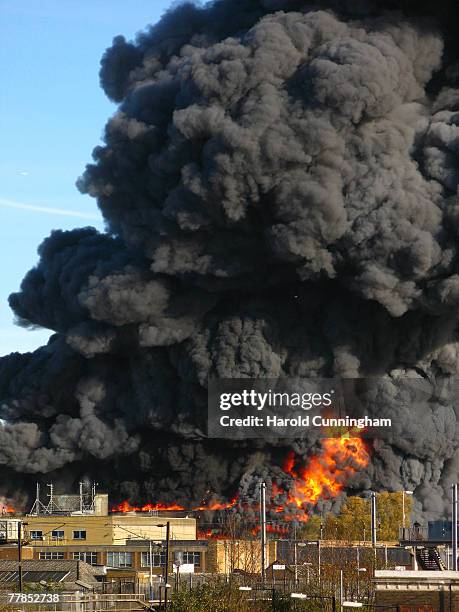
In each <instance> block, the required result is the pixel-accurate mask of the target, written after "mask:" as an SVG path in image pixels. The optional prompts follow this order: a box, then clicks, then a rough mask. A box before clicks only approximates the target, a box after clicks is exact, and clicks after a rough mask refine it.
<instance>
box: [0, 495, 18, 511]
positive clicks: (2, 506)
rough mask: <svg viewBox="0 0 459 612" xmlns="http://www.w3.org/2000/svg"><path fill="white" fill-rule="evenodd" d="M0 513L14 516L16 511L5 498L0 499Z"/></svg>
mask: <svg viewBox="0 0 459 612" xmlns="http://www.w3.org/2000/svg"><path fill="white" fill-rule="evenodd" d="M0 513H1V514H15V513H16V509H15V508H14V506H13V505H12V503H11V501H10V500H9V499H7V498H6V497H0Z"/></svg>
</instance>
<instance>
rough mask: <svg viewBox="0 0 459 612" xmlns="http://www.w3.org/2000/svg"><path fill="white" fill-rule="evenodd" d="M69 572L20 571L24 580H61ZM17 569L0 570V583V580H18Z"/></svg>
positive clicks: (0, 581)
mask: <svg viewBox="0 0 459 612" xmlns="http://www.w3.org/2000/svg"><path fill="white" fill-rule="evenodd" d="M69 573H70V572H65V571H64V572H52V571H48V572H46V571H26V572H23V573H22V579H23V580H24V582H40V581H41V580H44V581H45V582H63V581H64V579H65V578H67V576H68V575H69ZM18 581H19V571H16V570H12V571H6V572H3V571H0V583H2V582H18Z"/></svg>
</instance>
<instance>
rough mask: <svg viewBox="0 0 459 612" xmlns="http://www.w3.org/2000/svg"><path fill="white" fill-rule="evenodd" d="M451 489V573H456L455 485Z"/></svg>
mask: <svg viewBox="0 0 459 612" xmlns="http://www.w3.org/2000/svg"><path fill="white" fill-rule="evenodd" d="M451 489H452V513H451V514H452V525H451V527H452V529H451V536H452V543H451V544H452V548H453V571H454V572H457V510H458V509H457V484H453V485H452V486H451Z"/></svg>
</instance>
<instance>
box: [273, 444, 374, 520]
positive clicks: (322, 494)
mask: <svg viewBox="0 0 459 612" xmlns="http://www.w3.org/2000/svg"><path fill="white" fill-rule="evenodd" d="M321 444H322V450H321V452H320V453H319V454H318V455H316V456H314V457H312V458H311V460H310V461H309V463H308V464H307V465H305V466H299V467H297V460H296V458H295V453H294V452H290V453H289V455H288V456H287V459H286V461H285V463H284V471H285V472H286V473H287V474H290V476H292V478H293V479H294V481H293V487H292V488H291V489H290V491H288V492H287V494H286V495H287V501H286V502H284V504H285V505H286V506H293V507H296V508H297V509H299V510H304V511H306V512H307V510H308V509H309V507H310V506H311V505H315V504H316V503H317V502H318V501H319V499H327V498H328V499H330V498H332V497H336V496H337V495H338V494H339V493H340V492H341V491H342V490H343V489H344V487H345V486H346V484H347V482H348V481H349V478H350V477H351V476H352V475H353V474H355V473H356V472H358V471H359V470H361V469H363V468H364V467H366V466H367V465H368V463H369V460H370V455H369V452H368V449H367V446H366V444H365V442H364V441H363V440H362V439H361V438H358V437H352V438H350V437H344V436H343V437H340V438H326V439H323V440H322V442H321ZM281 493H282V491H278V490H277V491H276V494H277V495H280V494H281ZM307 518H308V516H307V515H303V516H302V517H301V516H299V517H297V516H295V519H296V520H307Z"/></svg>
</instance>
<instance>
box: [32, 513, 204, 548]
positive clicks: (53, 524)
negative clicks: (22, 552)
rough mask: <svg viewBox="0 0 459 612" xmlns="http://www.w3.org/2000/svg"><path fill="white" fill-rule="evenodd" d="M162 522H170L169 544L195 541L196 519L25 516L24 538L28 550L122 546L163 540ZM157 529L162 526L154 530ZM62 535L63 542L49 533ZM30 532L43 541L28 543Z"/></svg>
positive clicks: (131, 516)
mask: <svg viewBox="0 0 459 612" xmlns="http://www.w3.org/2000/svg"><path fill="white" fill-rule="evenodd" d="M166 520H167V521H169V522H170V539H171V540H195V539H196V519H194V518H177V517H167V518H166V517H164V518H162V517H159V516H150V515H148V516H143V515H138V514H132V515H131V514H123V515H109V516H94V515H71V516H55V515H50V516H28V517H26V520H25V523H26V524H25V525H24V529H25V535H26V538H27V539H28V540H29V541H30V544H31V545H32V546H44V545H46V546H62V545H67V546H68V545H72V546H90V545H122V546H124V545H125V544H126V543H129V540H140V539H145V540H165V539H166V527H165V525H166ZM157 525H164V527H158V526H157ZM57 530H59V531H63V532H64V537H63V539H60V540H57V539H55V538H53V537H52V535H51V532H52V531H57ZM78 530H84V531H86V539H84V540H80V539H75V538H74V537H73V536H74V534H73V532H74V531H78ZM31 531H42V532H43V539H41V540H32V539H30V532H31Z"/></svg>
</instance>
